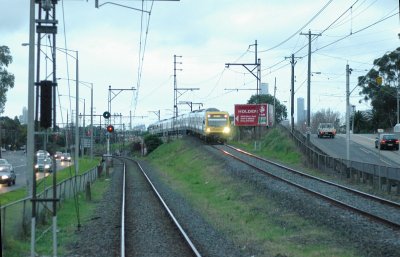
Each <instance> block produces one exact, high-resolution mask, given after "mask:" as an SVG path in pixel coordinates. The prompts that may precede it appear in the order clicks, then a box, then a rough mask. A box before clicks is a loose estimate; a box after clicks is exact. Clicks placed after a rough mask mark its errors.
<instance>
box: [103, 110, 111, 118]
mask: <svg viewBox="0 0 400 257" xmlns="http://www.w3.org/2000/svg"><path fill="white" fill-rule="evenodd" d="M103 117H104V119H109V118H110V117H111V114H110V113H109V112H107V111H105V112H103Z"/></svg>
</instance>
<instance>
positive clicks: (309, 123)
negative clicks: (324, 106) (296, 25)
mask: <svg viewBox="0 0 400 257" xmlns="http://www.w3.org/2000/svg"><path fill="white" fill-rule="evenodd" d="M300 35H306V36H308V72H307V143H310V133H311V122H310V121H311V99H310V95H311V36H321V34H320V33H319V34H312V33H311V30H308V33H300Z"/></svg>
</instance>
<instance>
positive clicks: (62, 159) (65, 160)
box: [60, 153, 71, 162]
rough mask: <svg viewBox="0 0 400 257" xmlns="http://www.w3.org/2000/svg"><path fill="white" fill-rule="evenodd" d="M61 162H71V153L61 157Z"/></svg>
mask: <svg viewBox="0 0 400 257" xmlns="http://www.w3.org/2000/svg"><path fill="white" fill-rule="evenodd" d="M60 160H61V161H62V162H70V161H71V154H70V153H63V154H62V155H61V158H60Z"/></svg>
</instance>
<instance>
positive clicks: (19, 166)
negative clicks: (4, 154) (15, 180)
mask: <svg viewBox="0 0 400 257" xmlns="http://www.w3.org/2000/svg"><path fill="white" fill-rule="evenodd" d="M25 166H26V164H24V165H18V166H14V168H21V167H25Z"/></svg>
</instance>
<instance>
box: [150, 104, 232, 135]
mask: <svg viewBox="0 0 400 257" xmlns="http://www.w3.org/2000/svg"><path fill="white" fill-rule="evenodd" d="M148 131H149V133H150V134H156V135H159V136H167V135H174V134H192V135H197V136H199V137H201V138H204V139H205V140H206V141H222V142H224V141H226V139H227V138H228V137H229V135H230V133H231V128H230V121H229V114H228V112H225V111H219V110H218V109H216V108H208V109H203V110H196V111H192V112H190V113H187V114H182V115H179V116H178V117H176V118H170V119H165V120H161V121H158V122H156V123H154V124H151V125H150V126H149V127H148Z"/></svg>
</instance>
